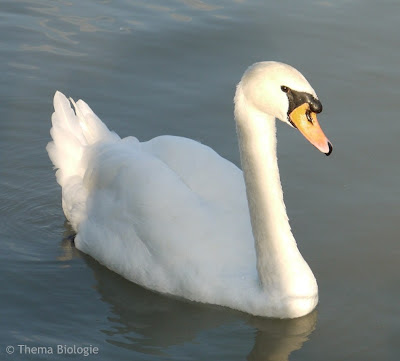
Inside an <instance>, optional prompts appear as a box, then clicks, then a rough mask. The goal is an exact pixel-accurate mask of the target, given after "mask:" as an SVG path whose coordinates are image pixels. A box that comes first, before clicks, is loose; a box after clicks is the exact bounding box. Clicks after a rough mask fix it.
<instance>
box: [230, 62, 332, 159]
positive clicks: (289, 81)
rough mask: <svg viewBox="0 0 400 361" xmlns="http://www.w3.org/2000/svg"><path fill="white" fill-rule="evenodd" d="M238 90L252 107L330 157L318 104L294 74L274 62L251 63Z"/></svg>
mask: <svg viewBox="0 0 400 361" xmlns="http://www.w3.org/2000/svg"><path fill="white" fill-rule="evenodd" d="M238 88H240V89H241V91H242V94H243V96H244V97H245V98H246V102H247V103H248V104H251V106H252V107H254V108H255V109H257V110H258V111H260V112H262V113H266V114H268V115H270V116H272V117H274V118H276V119H279V120H281V121H283V122H284V123H287V124H288V125H290V126H291V127H294V128H297V129H298V130H299V131H300V132H301V133H302V134H303V136H304V137H305V138H306V139H307V140H308V141H310V143H311V144H313V145H314V146H315V147H316V148H318V149H319V150H320V151H321V152H323V153H325V154H326V155H329V154H331V152H332V144H331V143H330V141H329V140H328V139H327V138H326V136H325V134H324V132H323V131H322V129H321V127H320V125H319V123H318V120H317V116H316V114H317V113H320V112H321V111H322V104H321V102H320V101H319V99H318V96H317V94H316V93H315V91H314V89H313V88H312V87H311V85H310V83H309V82H308V81H307V79H306V78H305V77H304V76H303V75H302V74H301V73H300V72H299V71H298V70H296V69H295V68H293V67H292V66H290V65H287V64H284V63H279V62H275V61H266V62H260V63H255V64H253V65H252V66H250V67H249V68H248V69H247V70H246V72H245V73H244V75H243V77H242V80H241V81H240V83H239V85H238Z"/></svg>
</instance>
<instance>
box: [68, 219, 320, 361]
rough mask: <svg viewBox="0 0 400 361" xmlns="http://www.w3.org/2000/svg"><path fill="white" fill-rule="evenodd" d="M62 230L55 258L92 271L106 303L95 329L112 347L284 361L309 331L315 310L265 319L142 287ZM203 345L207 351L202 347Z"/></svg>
mask: <svg viewBox="0 0 400 361" xmlns="http://www.w3.org/2000/svg"><path fill="white" fill-rule="evenodd" d="M66 229H67V230H66V232H65V234H64V237H65V239H64V241H63V243H62V247H63V250H64V255H63V256H62V257H60V259H63V260H66V259H67V258H75V257H82V258H83V259H84V261H85V263H86V264H87V265H88V266H89V267H90V269H91V270H92V271H93V273H94V277H95V279H96V284H95V285H94V286H95V289H96V290H97V291H98V292H99V294H100V296H101V299H102V301H103V302H105V303H107V304H108V305H109V306H110V313H109V315H108V316H107V319H108V327H106V328H105V329H102V330H101V332H102V333H103V334H104V338H105V341H106V342H108V343H110V344H112V345H115V346H117V347H121V348H124V349H130V350H132V351H135V352H139V353H144V354H149V355H164V356H165V355H171V354H172V355H175V352H176V348H177V347H178V348H179V347H183V346H184V347H185V351H182V352H187V353H189V352H191V353H195V352H196V355H197V353H198V355H197V356H203V354H208V353H210V354H212V355H213V353H214V352H216V353H218V359H220V360H221V359H229V360H230V359H232V358H233V357H235V358H237V357H238V353H239V352H242V353H243V355H240V356H242V359H244V358H246V359H247V360H251V361H261V360H263V361H265V360H272V361H285V360H289V356H290V354H291V353H292V352H293V351H296V350H299V349H300V348H301V347H302V346H303V344H304V343H305V342H306V341H307V340H308V338H309V336H310V334H311V333H312V332H313V330H314V329H315V326H316V322H317V312H316V311H314V312H312V313H311V314H309V315H307V316H305V317H301V318H297V319H289V320H280V319H268V318H260V317H253V316H249V315H247V314H244V313H241V312H237V311H233V310H229V309H227V308H223V307H219V306H213V305H205V304H200V303H195V302H187V301H183V300H180V299H176V298H173V297H168V296H163V295H160V294H157V293H154V292H151V291H149V290H146V289H144V288H142V287H140V286H137V285H135V284H133V283H131V282H129V281H126V280H125V279H123V278H122V277H120V276H119V275H117V274H116V273H114V272H112V271H110V270H108V269H107V268H106V267H104V266H102V265H100V264H99V263H98V262H97V261H95V260H94V259H93V258H91V257H89V256H87V255H85V254H83V253H81V252H80V251H78V250H77V249H75V247H74V246H73V245H72V242H71V237H70V235H71V232H72V231H71V230H70V229H69V227H68V226H67V225H66ZM188 344H189V346H188ZM191 345H193V348H194V350H192V349H191ZM205 345H207V346H205ZM233 346H234V347H233ZM207 347H210V348H212V349H211V350H209V351H205V349H206V348H207Z"/></svg>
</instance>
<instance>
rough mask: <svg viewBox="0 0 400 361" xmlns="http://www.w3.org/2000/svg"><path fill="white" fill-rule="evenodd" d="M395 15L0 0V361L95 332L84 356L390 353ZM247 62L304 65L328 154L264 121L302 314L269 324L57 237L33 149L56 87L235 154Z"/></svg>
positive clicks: (48, 170)
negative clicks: (271, 132)
mask: <svg viewBox="0 0 400 361" xmlns="http://www.w3.org/2000/svg"><path fill="white" fill-rule="evenodd" d="M399 10H400V4H399V3H398V2H395V1H388V0H386V1H381V2H379V3H377V2H374V1H371V0H368V1H356V0H355V1H346V0H339V1H311V0H299V1H297V2H295V3H294V2H289V1H281V2H272V1H256V0H250V1H239V0H236V1H223V0H220V1H214V2H206V1H201V0H176V1H169V2H165V1H156V0H149V1H128V0H119V1H116V0H115V1H112V0H108V1H107V0H103V1H101V0H90V1H85V2H82V1H78V0H69V1H67V0H65V1H64V0H59V1H50V0H31V1H28V0H27V1H23V0H21V1H16V0H12V1H11V0H10V1H6V0H3V1H2V3H1V6H0V33H1V36H2V47H1V49H0V64H1V65H0V70H1V74H2V81H1V86H0V92H1V94H0V98H1V105H0V122H1V123H0V124H1V126H0V127H1V128H0V129H1V131H0V169H1V177H0V182H1V183H0V184H1V186H0V235H1V245H0V247H1V252H0V271H1V272H0V275H1V276H0V277H1V280H2V287H1V294H0V295H1V296H0V305H1V309H2V315H1V321H2V322H1V326H0V340H1V343H0V347H1V350H0V354H1V359H4V360H6V359H10V360H12V359H14V360H28V359H29V360H31V359H32V360H42V359H57V360H58V359H60V360H61V359H65V360H69V359H81V358H83V356H82V355H71V354H67V353H66V352H64V353H62V354H58V355H57V354H56V353H57V345H65V346H66V347H70V346H73V345H76V346H78V347H79V346H80V347H84V346H86V347H89V346H90V345H92V347H97V348H98V353H97V354H96V355H95V354H93V353H92V355H90V357H89V356H88V359H96V360H111V359H114V360H115V359H119V360H152V361H153V360H244V359H248V360H287V359H288V358H289V359H290V360H321V359H324V360H389V361H391V360H398V359H399V354H400V347H399V346H398V338H399V336H400V318H399V316H400V312H399V303H398V300H399V296H400V292H399V276H398V275H399V271H400V267H399V256H400V246H399V242H398V236H397V234H398V228H399V227H398V224H399V221H398V219H399V216H400V207H399V205H400V196H399V192H398V184H399V182H400V167H399V166H398V153H399V151H398V149H399V145H398V134H399V132H400V122H399V120H398V102H399V96H400V90H399V89H400V87H399V86H398V84H399V80H400V68H399V66H398V59H399V56H400V50H399V49H400V48H399V46H398V45H399V44H398V34H399V31H400V23H399V22H398V14H399ZM259 60H280V61H284V62H288V63H290V64H292V65H294V66H295V67H297V68H298V69H299V70H301V71H302V72H303V74H305V75H306V77H307V78H308V79H309V80H310V82H311V83H312V85H313V87H314V88H315V89H316V91H317V93H318V95H319V97H320V99H321V100H322V103H323V105H324V112H323V113H322V114H321V116H320V117H319V118H320V121H321V123H322V126H323V128H324V130H325V132H326V134H327V135H328V137H329V138H330V139H331V141H332V142H333V145H334V152H333V155H332V156H331V157H329V158H326V157H324V156H322V155H321V154H320V153H319V152H317V151H316V150H315V149H314V148H313V147H312V146H311V145H309V144H307V142H306V141H305V140H304V139H303V138H302V137H301V136H299V134H297V132H295V131H293V130H291V129H288V127H285V126H283V125H280V126H278V133H279V134H278V138H279V140H278V150H279V160H280V169H281V176H282V180H283V186H284V191H285V200H286V205H287V208H288V213H289V216H290V218H291V224H292V228H293V231H294V234H295V236H296V239H297V241H298V243H299V247H300V249H301V251H302V253H303V255H304V256H305V258H306V260H307V261H308V262H309V264H310V265H311V268H312V269H313V271H314V273H315V275H316V277H317V279H318V282H319V287H320V304H319V306H318V309H317V311H316V312H314V313H312V314H311V315H309V316H307V317H305V318H302V319H298V320H285V321H283V320H271V319H262V318H255V317H251V316H248V315H246V314H242V313H239V312H236V311H232V310H229V309H225V308H221V307H216V306H210V305H201V304H196V303H188V302H183V301H180V300H176V299H172V298H168V297H165V296H161V295H158V294H155V293H152V292H149V291H147V290H144V289H142V288H140V287H138V286H136V285H134V284H131V283H129V282H127V281H125V280H124V279H122V278H120V277H119V276H117V275H115V274H113V273H112V272H110V271H108V270H107V269H106V268H104V267H102V266H100V265H99V264H97V263H96V262H95V261H93V260H92V259H91V258H89V257H87V256H85V255H83V254H81V253H80V252H78V251H77V250H76V249H74V248H73V247H71V243H70V242H69V241H68V239H67V238H68V236H69V235H70V234H71V230H70V229H69V226H68V224H67V223H66V222H65V218H64V216H63V213H62V210H61V205H60V201H61V198H60V189H59V187H58V185H57V184H56V182H55V177H54V172H53V170H52V166H51V164H50V161H49V160H48V158H47V153H46V151H45V146H46V144H47V142H48V141H49V139H50V138H49V134H48V132H49V128H50V120H49V119H50V115H51V113H52V103H51V101H52V96H53V94H54V91H55V90H56V89H59V90H61V91H63V92H65V93H66V94H68V95H71V96H73V97H75V98H83V99H85V100H86V101H87V102H88V103H89V104H90V105H91V106H92V107H93V108H94V109H95V110H96V112H97V113H98V114H99V116H100V117H101V118H102V119H103V120H105V121H106V122H107V124H108V125H109V127H110V128H112V129H114V130H115V131H117V133H119V134H120V135H121V136H127V135H131V134H134V135H136V136H137V137H139V138H140V139H142V140H145V139H149V138H151V137H153V136H156V135H159V134H167V133H169V134H177V135H183V136H187V137H191V138H194V139H197V140H200V141H201V142H203V143H205V144H208V145H210V146H212V147H213V148H214V149H216V150H217V151H218V152H219V153H220V154H222V155H223V156H224V157H226V158H228V159H230V160H232V161H233V162H235V163H237V164H238V162H239V155H238V150H237V142H236V137H235V129H234V123H233V118H232V97H233V93H234V86H235V84H236V83H237V81H238V80H239V78H240V76H241V74H242V73H243V71H244V69H245V68H246V67H247V66H248V65H250V64H252V63H253V62H255V61H259ZM8 345H11V346H14V347H15V349H14V351H15V352H14V354H13V355H7V354H6V346H8ZM18 345H26V348H24V349H22V350H20V349H19V346H18ZM39 346H46V347H49V348H50V349H51V350H52V351H53V352H54V353H53V355H51V354H49V349H48V348H47V349H46V351H47V353H48V354H47V355H46V354H44V351H43V350H42V351H41V354H38V352H36V354H34V350H33V351H32V348H33V347H39ZM21 347H22V346H21ZM24 347H25V346H24ZM28 348H30V349H29V350H30V352H31V353H30V354H29V353H28V351H29V350H28Z"/></svg>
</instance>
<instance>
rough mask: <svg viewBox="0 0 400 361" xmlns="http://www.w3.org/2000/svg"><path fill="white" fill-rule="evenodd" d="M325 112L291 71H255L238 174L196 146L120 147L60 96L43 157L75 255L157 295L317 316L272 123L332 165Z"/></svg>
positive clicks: (243, 109)
mask: <svg viewBox="0 0 400 361" xmlns="http://www.w3.org/2000/svg"><path fill="white" fill-rule="evenodd" d="M71 103H72V105H73V108H74V110H75V111H74V110H73V108H72V106H71ZM321 111H322V105H321V102H320V101H319V99H318V97H317V95H316V93H315V91H314V89H313V88H312V87H311V85H310V84H309V83H308V81H307V80H306V79H305V77H304V76H303V75H302V74H301V73H300V72H299V71H298V70H296V69H295V68H293V67H291V66H290V65H287V64H283V63H280V62H273V61H267V62H259V63H255V64H253V65H252V66H250V67H249V68H248V69H247V70H246V71H245V73H244V75H243V77H242V79H241V81H240V82H239V84H238V85H237V87H236V93H235V97H234V116H235V120H236V128H237V135H238V141H239V148H240V159H241V166H242V170H240V169H239V168H238V167H237V166H235V165H234V164H233V163H231V162H229V161H228V160H226V159H224V158H222V157H221V156H219V155H218V154H217V153H216V152H215V151H214V150H212V149H211V148H210V147H208V146H206V145H203V144H201V143H199V142H197V141H194V140H191V139H187V138H183V137H176V136H169V135H164V136H159V137H156V138H154V139H151V140H149V141H145V142H140V141H139V140H138V139H136V138H135V137H126V138H123V139H121V138H120V137H119V136H118V135H117V134H116V133H114V132H112V131H110V130H109V129H108V128H107V126H106V125H105V124H104V123H103V122H102V121H101V120H100V119H99V118H98V117H97V116H96V115H95V113H94V112H93V111H92V110H91V108H90V107H89V106H88V105H87V104H86V103H85V102H84V101H82V100H79V101H77V102H76V103H75V102H74V101H73V100H72V99H70V100H68V99H67V98H66V97H65V96H64V95H63V94H62V93H60V92H58V91H57V92H56V94H55V96H54V113H53V115H52V128H51V131H50V133H51V136H52V141H51V142H50V143H49V144H48V145H47V148H46V149H47V151H48V154H49V157H50V159H51V161H52V163H53V164H54V167H55V169H57V171H56V178H57V182H58V183H59V184H60V186H61V188H62V207H63V211H64V213H65V216H66V218H67V219H68V221H69V222H70V224H71V225H72V227H73V229H74V231H75V232H76V237H75V246H76V247H77V248H78V249H79V250H80V251H82V252H84V253H86V254H88V255H90V256H92V257H93V258H94V259H96V260H97V261H98V262H100V263H101V264H103V265H105V266H106V267H108V268H109V269H111V270H112V271H114V272H116V273H118V274H120V275H122V276H123V277H125V278H126V279H128V280H130V281H132V282H134V283H137V284H139V285H142V286H143V287H146V288H148V289H151V290H154V291H156V292H159V293H163V294H169V295H173V296H177V297H180V298H185V299H188V300H192V301H197V302H202V303H209V304H215V305H221V306H226V307H229V308H232V309H236V310H240V311H243V312H246V313H249V314H253V315H257V316H267V317H276V318H296V317H300V316H303V315H306V314H308V313H310V312H311V311H312V310H313V309H314V308H315V307H316V305H317V303H318V286H317V282H316V279H315V277H314V275H313V273H312V271H311V269H310V267H309V266H308V264H307V263H306V261H305V260H304V258H303V257H302V255H301V254H300V252H299V250H298V248H297V244H296V241H295V239H294V236H293V234H292V232H291V228H290V225H289V221H288V216H287V213H286V208H285V204H284V201H283V193H282V187H281V182H280V176H279V170H278V163H277V156H276V124H275V119H279V120H281V121H283V122H285V123H287V124H288V125H289V126H291V127H293V128H297V129H298V130H299V131H300V132H301V133H302V134H303V135H304V137H305V138H306V139H307V140H309V141H310V142H311V143H312V144H313V145H314V146H315V147H316V148H317V149H319V150H320V151H321V152H323V153H325V154H326V155H329V154H330V153H331V151H332V145H331V143H330V142H329V140H328V139H327V138H326V136H325V135H324V133H323V131H322V130H321V127H320V125H319V123H318V120H317V117H316V114H317V113H320V112H321Z"/></svg>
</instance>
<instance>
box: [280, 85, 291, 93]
mask: <svg viewBox="0 0 400 361" xmlns="http://www.w3.org/2000/svg"><path fill="white" fill-rule="evenodd" d="M281 90H282V91H283V92H284V93H287V92H288V91H289V88H288V87H287V86H285V85H282V86H281Z"/></svg>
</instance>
